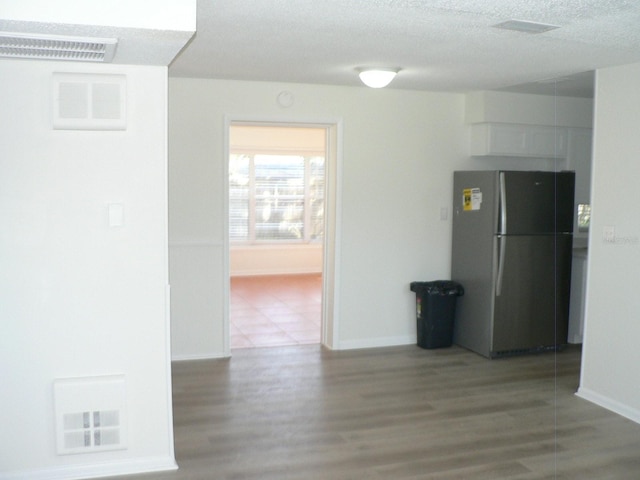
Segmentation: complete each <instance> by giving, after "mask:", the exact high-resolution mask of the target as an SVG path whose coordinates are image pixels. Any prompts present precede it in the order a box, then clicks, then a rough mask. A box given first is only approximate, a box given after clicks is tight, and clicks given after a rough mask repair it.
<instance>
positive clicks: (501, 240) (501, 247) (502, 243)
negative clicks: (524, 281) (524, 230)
mask: <svg viewBox="0 0 640 480" xmlns="http://www.w3.org/2000/svg"><path fill="white" fill-rule="evenodd" d="M506 250H507V237H506V236H504V235H498V276H497V278H496V297H499V296H500V294H501V293H502V278H503V277H504V257H505V252H506Z"/></svg>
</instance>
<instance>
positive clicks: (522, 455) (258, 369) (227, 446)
mask: <svg viewBox="0 0 640 480" xmlns="http://www.w3.org/2000/svg"><path fill="white" fill-rule="evenodd" d="M579 369H580V350H579V347H569V348H567V349H566V350H565V351H562V352H559V353H557V354H554V353H545V354H540V355H530V356H521V357H512V358H503V359H497V360H487V359H485V358H482V357H480V356H478V355H476V354H474V353H471V352H469V351H466V350H464V349H462V348H459V347H456V346H453V347H451V348H446V349H438V350H422V349H420V348H418V347H414V346H403V347H391V348H380V349H368V350H356V351H342V352H333V351H328V350H325V349H323V348H321V347H320V346H317V345H302V346H292V347H279V348H268V349H264V348H257V349H242V350H238V351H236V352H235V353H234V356H233V358H231V359H225V360H206V361H191V362H180V363H176V364H174V366H173V378H174V384H173V388H174V412H175V413H174V422H175V449H176V458H177V461H178V464H179V465H180V469H179V470H177V471H175V472H165V473H154V474H145V475H137V476H129V477H120V478H121V479H125V478H126V479H131V480H134V479H136V480H141V479H145V480H146V479H147V478H148V479H158V480H196V479H197V480H201V479H202V480H204V479H220V480H253V479H256V480H257V479H260V480H271V479H273V480H275V479H278V480H288V479H305V480H308V479H312V480H315V479H318V480H319V479H328V480H333V479H345V480H346V479H354V480H355V479H374V480H375V479H407V480H409V479H410V480H415V479H424V480H430V479H439V480H453V479H473V480H483V479H487V480H495V479H518V480H534V479H576V480H577V479H580V480H585V479H598V480H602V479H638V478H640V425H638V424H636V423H634V422H632V421H630V420H628V419H625V418H623V417H621V416H618V415H616V414H614V413H612V412H609V411H607V410H605V409H603V408H600V407H597V406H595V405H593V404H591V403H589V402H587V401H585V400H583V399H581V398H579V397H577V396H576V395H574V393H575V391H576V389H577V386H578V378H579Z"/></svg>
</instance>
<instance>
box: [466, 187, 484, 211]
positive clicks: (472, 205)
mask: <svg viewBox="0 0 640 480" xmlns="http://www.w3.org/2000/svg"><path fill="white" fill-rule="evenodd" d="M481 204H482V192H481V191H480V189H479V188H465V189H463V190H462V209H463V210H464V211H465V212H471V211H473V210H480V205H481Z"/></svg>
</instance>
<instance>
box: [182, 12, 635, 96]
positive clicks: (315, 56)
mask: <svg viewBox="0 0 640 480" xmlns="http://www.w3.org/2000/svg"><path fill="white" fill-rule="evenodd" d="M510 19H517V20H527V21H534V22H541V23H549V24H553V25H557V26H559V27H560V28H558V29H555V30H551V31H548V32H545V33H540V34H529V33H522V32H514V31H509V30H504V29H498V28H493V25H496V24H498V23H501V22H504V21H506V20H510ZM638 61H640V1H638V0H323V1H318V0H242V1H238V0H198V8H197V33H196V35H195V37H194V38H193V40H192V41H191V43H190V44H189V45H188V46H187V47H186V48H185V49H184V50H183V51H182V53H181V54H180V55H179V56H178V57H177V58H176V59H175V60H174V62H173V63H172V64H171V66H170V69H169V73H170V75H171V76H185V77H205V78H218V79H237V80H264V81H278V82H298V83H319V84H333V85H353V86H356V85H360V83H359V80H358V78H357V75H356V72H355V69H356V67H359V66H368V65H377V66H388V67H399V68H401V71H400V73H399V74H398V76H397V78H396V79H395V80H394V81H393V82H392V84H391V86H390V87H389V88H402V89H417V90H435V91H458V92H464V91H469V90H492V89H505V88H506V89H509V90H512V91H518V90H522V89H524V90H525V91H531V92H534V93H548V92H549V91H551V90H555V91H558V92H559V93H561V92H565V94H568V95H582V96H585V95H589V94H590V88H591V85H592V76H591V75H581V76H578V77H576V78H575V79H573V80H572V81H569V80H564V79H566V78H567V77H569V76H572V75H573V74H576V73H581V72H587V71H592V70H594V69H597V68H600V67H608V66H613V65H621V64H626V63H634V62H638ZM558 77H560V78H562V79H563V80H564V81H562V82H558V83H557V84H554V83H542V84H539V83H537V82H538V81H541V80H542V81H546V80H549V79H553V78H558ZM572 78H573V77H572ZM522 84H528V85H526V86H521V87H517V88H512V87H513V86H515V85H522Z"/></svg>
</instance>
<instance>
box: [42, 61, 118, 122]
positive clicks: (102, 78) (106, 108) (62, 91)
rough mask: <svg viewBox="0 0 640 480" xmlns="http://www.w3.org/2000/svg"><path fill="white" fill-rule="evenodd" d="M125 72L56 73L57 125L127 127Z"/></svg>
mask: <svg viewBox="0 0 640 480" xmlns="http://www.w3.org/2000/svg"><path fill="white" fill-rule="evenodd" d="M126 87H127V79H126V76H125V75H102V74H83V73H54V74H53V128H54V129H56V130H125V129H126V128H127V116H126V93H127V92H126Z"/></svg>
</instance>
